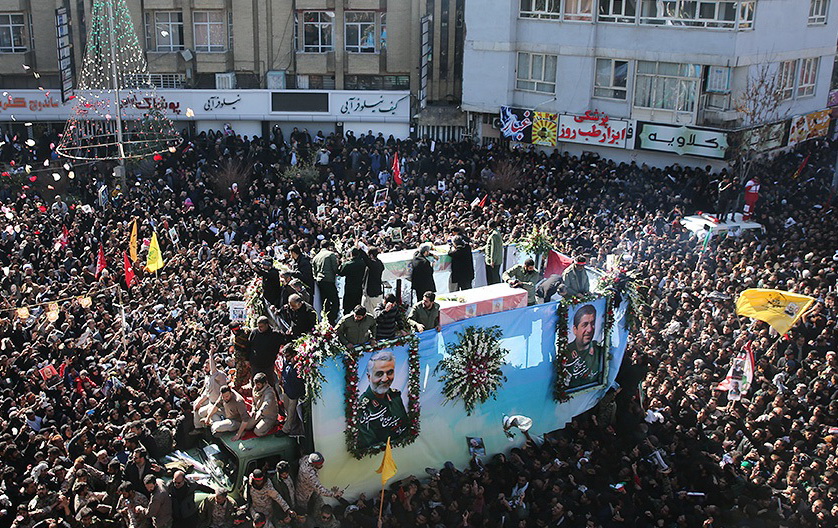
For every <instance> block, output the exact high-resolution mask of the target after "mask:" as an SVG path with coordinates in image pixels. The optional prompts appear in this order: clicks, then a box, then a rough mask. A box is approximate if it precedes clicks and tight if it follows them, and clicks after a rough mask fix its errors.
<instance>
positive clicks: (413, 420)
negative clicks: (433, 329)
mask: <svg viewBox="0 0 838 528" xmlns="http://www.w3.org/2000/svg"><path fill="white" fill-rule="evenodd" d="M403 345H408V350H407V355H408V369H407V370H408V377H407V391H408V395H407V400H408V405H407V419H408V421H409V422H410V425H409V428H408V431H407V432H406V433H405V434H404V435H402V436H401V437H399V438H396V439H391V441H390V445H391V446H392V447H396V446H404V445H408V444H412V443H413V442H414V441H415V440H416V437H417V436H419V338H418V337H416V334H408V335H406V336H400V337H396V338H393V339H388V340H385V341H378V342H377V343H376V344H375V345H369V344H368V345H362V346H357V347H355V348H354V349H352V350H350V351H348V352H347V353H346V354H344V356H343V363H344V366H345V367H346V384H345V387H346V388H345V391H346V392H345V395H344V400H345V402H346V430H345V434H346V449H347V450H348V451H349V452H350V453H352V456H354V457H355V458H357V459H359V460H360V459H361V458H364V457H365V456H370V455H374V454H376V453H380V452H381V451H384V446H371V447H366V448H362V447H359V446H358V424H357V418H358V397H359V394H358V358H360V357H361V355H363V354H366V353H369V352H376V351H378V350H384V349H385V348H393V347H397V346H403Z"/></svg>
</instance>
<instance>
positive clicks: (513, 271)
mask: <svg viewBox="0 0 838 528" xmlns="http://www.w3.org/2000/svg"><path fill="white" fill-rule="evenodd" d="M503 280H504V282H506V283H507V284H509V285H510V286H512V287H513V288H524V289H525V290H527V304H528V305H529V306H532V305H534V304H535V285H536V284H538V281H540V280H541V274H540V273H539V272H537V271H535V261H534V260H533V259H531V258H528V259H527V260H525V261H524V264H523V265H521V264H516V265H515V266H513V267H511V268H509V269H508V270H506V271H504V272H503Z"/></svg>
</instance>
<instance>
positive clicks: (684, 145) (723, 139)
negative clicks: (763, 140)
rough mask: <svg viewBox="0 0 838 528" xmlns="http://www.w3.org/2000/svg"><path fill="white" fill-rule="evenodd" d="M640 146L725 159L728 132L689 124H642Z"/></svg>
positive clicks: (674, 152)
mask: <svg viewBox="0 0 838 528" xmlns="http://www.w3.org/2000/svg"><path fill="white" fill-rule="evenodd" d="M638 137H639V138H640V148H642V149H646V150H659V151H661V152H671V153H673V154H689V155H691V156H701V157H705V158H718V159H723V158H724V157H725V152H726V151H727V134H726V133H725V132H721V131H716V130H703V129H698V128H692V127H687V126H681V127H676V126H670V125H653V124H650V123H643V124H641V125H640V132H639V133H638Z"/></svg>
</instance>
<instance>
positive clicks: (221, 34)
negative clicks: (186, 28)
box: [192, 11, 227, 53]
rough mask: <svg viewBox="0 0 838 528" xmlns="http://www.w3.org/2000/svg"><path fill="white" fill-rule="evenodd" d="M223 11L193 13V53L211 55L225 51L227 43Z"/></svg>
mask: <svg viewBox="0 0 838 528" xmlns="http://www.w3.org/2000/svg"><path fill="white" fill-rule="evenodd" d="M224 18H225V17H224V11H195V12H194V13H192V22H193V23H192V25H193V27H194V30H195V51H197V52H204V53H212V52H220V51H225V49H226V47H225V45H226V43H227V32H226V29H225V27H224V26H225V25H226V21H225V19H224Z"/></svg>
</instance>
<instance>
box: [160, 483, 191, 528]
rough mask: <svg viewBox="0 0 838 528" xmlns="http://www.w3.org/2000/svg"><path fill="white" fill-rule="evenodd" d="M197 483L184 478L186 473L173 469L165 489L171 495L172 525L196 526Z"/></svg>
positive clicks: (185, 527) (186, 527)
mask: <svg viewBox="0 0 838 528" xmlns="http://www.w3.org/2000/svg"><path fill="white" fill-rule="evenodd" d="M197 489H198V487H197V485H196V484H194V483H192V482H190V481H188V480H187V479H186V473H184V472H183V471H180V470H178V471H175V474H174V475H173V476H172V481H171V482H169V484H168V485H167V486H166V491H168V492H169V495H170V496H171V497H172V519H173V521H174V524H173V525H174V526H178V527H181V526H182V527H184V528H196V527H197V526H198V506H197V505H196V504H195V491H196V490H197Z"/></svg>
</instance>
